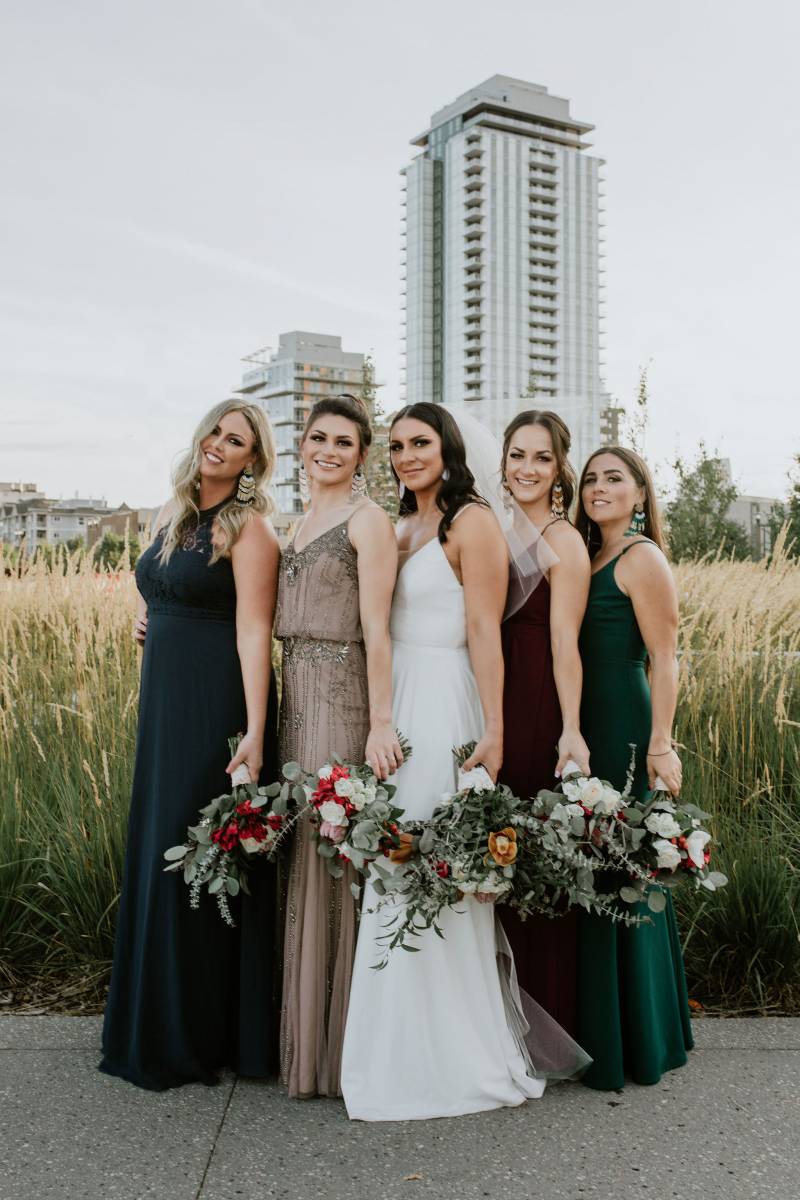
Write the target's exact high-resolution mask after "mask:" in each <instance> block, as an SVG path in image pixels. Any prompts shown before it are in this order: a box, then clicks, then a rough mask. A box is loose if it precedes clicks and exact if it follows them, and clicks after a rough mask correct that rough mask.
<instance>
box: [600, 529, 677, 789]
mask: <svg viewBox="0 0 800 1200" xmlns="http://www.w3.org/2000/svg"><path fill="white" fill-rule="evenodd" d="M616 577H617V582H618V583H619V585H620V587H621V588H622V590H623V591H624V592H625V593H626V594H627V595H628V596H630V598H631V603H632V604H633V611H634V613H635V614H636V620H637V622H638V625H639V629H640V630H641V633H642V638H643V639H644V644H645V646H646V647H647V654H648V658H649V659H650V692H651V697H652V706H653V720H652V726H651V731H650V744H649V746H648V748H647V778H648V780H649V783H650V787H652V786H653V784H654V783H655V780H656V776H660V777H661V779H662V780H663V781H664V783H665V784H666V786H667V787H668V788H669V790H670V791H671V792H672V793H673V795H675V796H677V795H678V794H679V793H680V790H681V777H682V769H681V760H680V759H679V758H678V755H677V754H676V753H675V751H674V750H673V749H672V722H673V720H674V718H675V707H676V705H677V701H678V660H677V656H676V650H677V645H678V592H677V589H676V587H675V580H674V578H673V575H672V571H671V570H670V567H669V563H668V562H667V560H666V558H665V557H664V555H663V554H662V553H661V551H660V550H659V549H658V547H657V546H653V545H652V544H650V543H647V542H642V543H641V545H640V548H638V549H636V550H632V551H630V552H629V553H628V554H626V555H625V556H624V558H622V559H620V561H619V563H618V564H617V568H616Z"/></svg>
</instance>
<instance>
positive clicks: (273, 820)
mask: <svg viewBox="0 0 800 1200" xmlns="http://www.w3.org/2000/svg"><path fill="white" fill-rule="evenodd" d="M267 824H268V825H269V827H270V829H274V830H278V829H280V828H281V826H282V825H283V817H282V816H281V815H280V813H274V812H271V813H270V814H269V815H268V817H267Z"/></svg>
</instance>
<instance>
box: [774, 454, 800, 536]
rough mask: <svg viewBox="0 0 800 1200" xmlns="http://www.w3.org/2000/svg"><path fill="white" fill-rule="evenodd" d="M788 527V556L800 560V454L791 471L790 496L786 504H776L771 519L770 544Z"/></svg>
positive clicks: (796, 457) (796, 456)
mask: <svg viewBox="0 0 800 1200" xmlns="http://www.w3.org/2000/svg"><path fill="white" fill-rule="evenodd" d="M784 525H785V526H786V554H787V555H788V556H789V557H790V558H800V454H795V456H794V465H793V467H792V469H791V470H790V471H789V495H788V496H787V498H786V501H785V503H783V504H776V505H775V507H774V508H773V510H772V513H771V515H770V518H769V532H770V542H772V543H773V544H774V542H775V539H776V538H777V536H778V534H779V533H780V532H781V530H782V529H783V527H784Z"/></svg>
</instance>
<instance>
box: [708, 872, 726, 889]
mask: <svg viewBox="0 0 800 1200" xmlns="http://www.w3.org/2000/svg"><path fill="white" fill-rule="evenodd" d="M708 882H709V883H713V885H714V887H715V888H721V887H725V884H726V883H727V882H728V876H727V875H723V874H722V871H711V872H709V875H708Z"/></svg>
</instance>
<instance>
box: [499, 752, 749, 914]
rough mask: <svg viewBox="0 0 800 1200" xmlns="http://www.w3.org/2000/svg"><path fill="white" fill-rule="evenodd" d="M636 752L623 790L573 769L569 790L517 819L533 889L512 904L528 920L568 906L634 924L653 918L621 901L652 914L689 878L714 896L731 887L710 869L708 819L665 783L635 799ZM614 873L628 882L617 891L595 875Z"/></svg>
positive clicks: (567, 776) (545, 795)
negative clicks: (523, 835)
mask: <svg viewBox="0 0 800 1200" xmlns="http://www.w3.org/2000/svg"><path fill="white" fill-rule="evenodd" d="M631 750H632V752H633V753H632V756H631V764H630V767H629V769H628V775H627V779H626V782H625V787H624V789H623V790H622V791H621V792H620V791H618V790H617V789H616V788H614V787H612V786H611V784H609V783H608V782H606V781H605V780H602V779H597V778H595V777H591V778H587V777H586V776H584V775H582V774H581V772H580V771H579V769H578V768H577V766H576V765H575V764H574V763H568V764H567V767H566V769H565V772H564V781H563V784H562V790H561V791H560V792H555V791H549V790H543V791H540V792H539V793H538V794H537V796H536V797H535V799H534V801H533V804H532V806H531V810H530V813H529V814H527V815H526V816H524V817H522V818H517V820H518V821H519V823H520V824H521V825H522V827H523V829H524V830H525V832H526V833H527V834H528V838H527V839H526V848H527V852H526V855H525V858H524V861H523V862H522V863H521V864H520V875H521V876H523V878H524V882H525V883H526V884H528V886H527V887H523V886H521V887H519V888H518V889H517V891H516V893H515V895H514V897H513V899H512V903H513V904H514V905H515V907H517V908H519V909H520V911H521V913H522V914H523V915H525V914H526V913H528V912H532V911H540V912H541V911H544V912H549V913H550V914H551V915H554V914H555V913H556V912H558V911H563V905H564V903H567V904H570V905H573V904H577V905H580V906H582V907H584V908H586V909H593V910H594V911H596V912H602V913H604V914H605V915H607V916H610V917H611V919H612V920H617V921H618V920H622V921H624V922H626V923H628V924H634V923H638V922H640V921H642V920H644V919H646V918H643V917H641V916H639V915H638V914H631V913H626V912H625V911H624V910H622V909H620V908H619V907H618V905H617V904H616V901H617V899H621V900H622V901H623V902H624V903H625V904H637V903H639V902H641V901H645V902H646V904H647V906H648V908H649V909H650V911H651V912H661V911H662V910H663V908H664V906H665V905H666V894H665V892H664V891H663V890H662V889H663V888H665V887H667V888H671V887H676V886H677V885H678V884H679V883H680V882H681V880H682V879H685V878H692V879H693V880H694V883H695V886H696V887H704V888H707V889H708V890H709V891H714V890H715V889H716V888H720V887H724V885H725V884H726V883H727V878H726V876H725V875H723V874H722V873H721V872H719V871H711V870H710V869H709V865H708V864H709V861H710V857H711V851H710V845H709V843H710V841H711V834H710V833H709V832H708V831H707V830H706V829H704V828H703V825H702V823H703V821H705V820H707V819H708V815H709V814H708V813H704V812H703V811H702V810H701V809H699V808H697V807H696V806H695V805H693V804H689V803H686V802H684V801H681V800H677V801H676V800H674V799H673V798H672V796H671V795H670V794H669V793H668V791H667V789H666V788H665V787H664V785H663V784H662V783H661V781H660V780H657V781H656V787H655V789H654V791H653V793H652V795H651V797H650V799H649V800H631V788H632V785H633V774H634V766H635V747H633V746H632V747H631ZM545 864H546V866H545ZM609 867H613V868H618V869H619V870H620V871H622V872H624V874H625V876H626V880H625V882H624V883H623V884H622V885H621V886H620V887H619V888H618V889H616V890H615V891H614V892H611V893H609V892H607V891H606V890H605V889H604V888H602V887H600V886H598V882H599V883H601V884H602V882H603V875H602V874H601V875H600V877H599V881H598V879H597V877H596V872H598V871H601V872H602V871H603V870H604V869H606V868H609ZM552 887H554V888H555V890H554V891H553V892H552V894H551V893H550V890H549V889H550V888H552ZM559 903H560V904H561V906H562V907H561V908H559V907H558V905H559Z"/></svg>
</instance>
